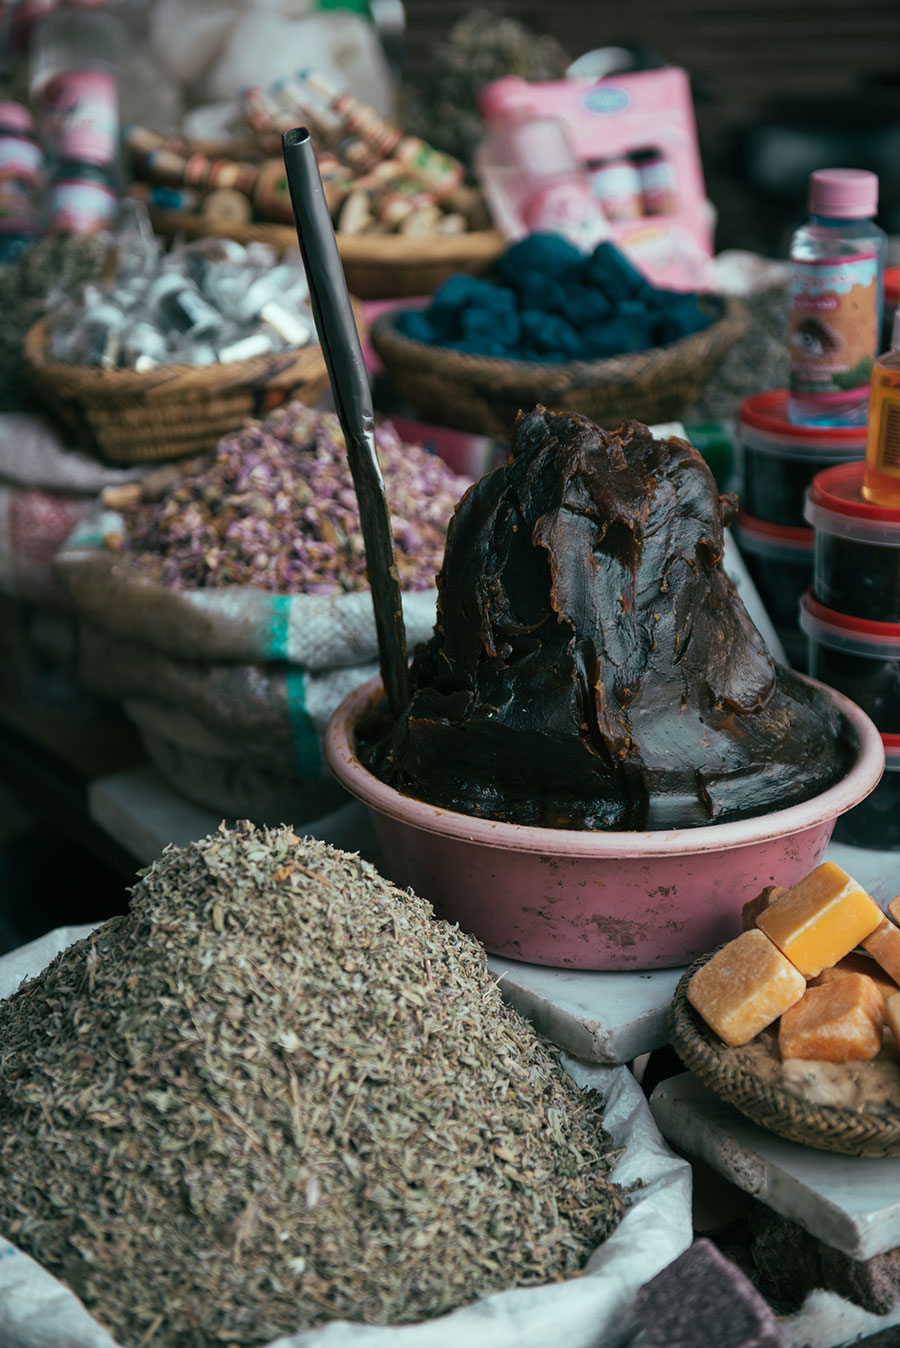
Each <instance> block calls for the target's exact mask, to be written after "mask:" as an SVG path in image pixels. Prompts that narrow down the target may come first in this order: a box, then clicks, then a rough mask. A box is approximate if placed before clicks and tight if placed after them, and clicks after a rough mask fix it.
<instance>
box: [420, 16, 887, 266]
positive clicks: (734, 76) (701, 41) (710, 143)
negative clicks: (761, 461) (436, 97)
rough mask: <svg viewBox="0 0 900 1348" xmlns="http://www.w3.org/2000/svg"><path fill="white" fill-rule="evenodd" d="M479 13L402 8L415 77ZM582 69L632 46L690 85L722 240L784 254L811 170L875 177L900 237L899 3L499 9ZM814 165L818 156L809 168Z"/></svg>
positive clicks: (884, 208) (884, 212)
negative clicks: (865, 172)
mask: <svg viewBox="0 0 900 1348" xmlns="http://www.w3.org/2000/svg"><path fill="white" fill-rule="evenodd" d="M477 7H479V6H473V5H469V4H466V3H464V0H406V14H407V48H406V50H407V61H408V69H409V72H410V75H411V76H412V77H413V78H419V77H421V75H422V73H423V72H425V71H426V70H427V64H428V60H429V54H430V51H431V50H432V49H433V44H434V43H435V42H436V41H439V40H440V39H442V38H444V37H445V36H446V34H447V33H448V32H449V31H450V29H451V28H452V26H453V24H454V22H455V21H456V20H457V19H458V18H460V17H461V16H462V15H463V14H466V13H468V12H470V11H471V10H472V9H473V8H477ZM480 8H484V9H489V10H491V11H492V12H493V13H495V14H502V15H509V16H511V17H514V18H516V19H518V20H520V21H521V22H522V23H524V24H526V25H528V27H529V28H531V29H532V30H533V31H534V32H536V33H548V34H551V35H552V36H554V37H555V38H556V39H557V40H558V41H559V42H560V43H561V44H562V46H563V47H564V48H565V50H566V51H567V52H568V53H569V54H570V55H571V56H572V57H573V59H574V58H575V57H577V56H579V55H581V54H582V53H584V52H586V51H590V50H591V49H593V48H595V47H603V46H617V45H636V46H638V47H640V48H643V49H644V50H645V51H648V52H651V53H654V54H656V55H657V56H659V57H661V58H662V59H663V60H664V61H666V62H668V63H670V64H674V65H680V66H682V67H684V68H685V69H686V70H687V71H688V73H689V74H690V76H691V80H692V86H693V92H694V105H695V111H696V115H697V124H698V132H699V137H700V144H701V151H702V156H703V164H704V171H705V175H706V181H707V189H708V193H709V196H710V199H711V200H712V201H713V202H714V204H715V205H716V207H717V209H718V213H719V225H718V233H717V244H718V246H719V247H720V248H722V247H753V248H757V249H759V250H761V251H767V252H769V253H770V254H772V255H777V254H780V253H781V251H782V249H783V247H784V246H785V245H786V239H787V236H788V234H789V232H790V229H791V227H792V226H793V225H794V224H796V223H798V222H799V219H800V218H801V217H802V215H803V207H804V198H805V189H806V179H807V176H808V171H809V169H810V167H821V166H823V165H826V164H832V165H836V164H838V163H843V164H845V165H849V164H852V165H853V166H855V167H869V168H872V169H874V170H875V171H876V172H878V173H879V176H880V177H881V183H882V219H881V223H882V224H883V225H884V226H885V227H886V228H888V229H889V230H892V231H894V232H900V0H718V2H716V0H690V2H689V0H627V2H626V3H619V4H611V3H603V2H602V0H599V2H598V0H553V3H540V4H539V3H534V0H531V2H530V3H529V0H498V2H497V3H492V4H488V5H483V6H480ZM810 156H812V159H814V160H817V161H818V162H816V163H810Z"/></svg>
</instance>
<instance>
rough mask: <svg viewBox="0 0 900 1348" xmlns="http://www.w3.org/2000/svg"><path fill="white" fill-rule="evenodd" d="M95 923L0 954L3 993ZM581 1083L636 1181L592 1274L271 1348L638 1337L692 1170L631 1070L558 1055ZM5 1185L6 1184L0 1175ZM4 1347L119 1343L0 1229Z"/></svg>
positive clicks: (568, 1344) (683, 1237) (615, 1345)
mask: <svg viewBox="0 0 900 1348" xmlns="http://www.w3.org/2000/svg"><path fill="white" fill-rule="evenodd" d="M91 930H92V928H91V927H90V926H85V927H62V928H58V929H57V930H56V931H52V932H49V933H48V934H47V935H46V936H42V937H40V938H39V939H38V940H37V941H32V942H31V943H30V944H29V945H27V946H23V947H21V948H20V949H19V950H15V951H13V952H12V953H11V954H9V955H6V956H4V957H2V958H0V996H3V997H7V996H9V995H10V993H11V992H13V991H14V990H15V988H16V987H17V986H18V984H19V982H20V981H21V980H22V979H23V978H25V977H31V976H33V975H34V974H36V973H38V972H40V970H41V969H42V968H43V967H44V966H45V965H46V964H47V963H48V962H49V961H50V960H51V959H52V958H53V957H54V956H55V955H56V954H58V953H59V951H60V950H64V949H65V948H66V947H67V946H68V945H70V944H71V943H72V942H74V941H76V940H80V939H81V937H83V936H85V935H87V934H88V933H89V932H90V931H91ZM562 1061H563V1064H564V1066H565V1067H566V1069H567V1070H568V1071H569V1072H570V1073H571V1075H572V1077H573V1078H574V1080H575V1081H576V1082H577V1083H578V1085H579V1086H582V1087H588V1086H590V1087H593V1088H594V1089H596V1090H598V1091H600V1092H601V1093H602V1095H603V1096H604V1098H605V1123H606V1127H607V1129H608V1131H609V1133H610V1135H611V1137H612V1139H613V1142H614V1144H615V1145H616V1146H617V1147H623V1148H624V1152H623V1154H622V1156H621V1157H620V1158H619V1160H618V1161H617V1162H616V1165H615V1167H614V1169H613V1171H612V1172H611V1176H610V1178H611V1179H612V1180H614V1181H616V1182H617V1183H619V1184H622V1185H623V1186H625V1187H629V1186H631V1185H634V1184H637V1183H639V1182H640V1185H641V1187H640V1188H639V1189H637V1190H636V1192H635V1193H634V1195H633V1197H632V1199H631V1201H630V1205H629V1208H628V1211H627V1212H626V1214H625V1216H624V1218H623V1219H622V1221H621V1223H620V1224H619V1226H618V1228H617V1229H616V1230H615V1231H614V1232H613V1234H612V1235H611V1236H610V1237H609V1239H608V1240H607V1241H606V1242H605V1243H604V1244H603V1245H601V1246H600V1248H599V1249H598V1250H596V1251H595V1252H594V1254H593V1255H592V1256H591V1258H590V1260H589V1261H588V1265H587V1273H586V1274H585V1275H584V1276H582V1277H578V1278H574V1279H570V1280H569V1281H566V1282H560V1283H553V1284H551V1285H549V1286H547V1287H537V1288H515V1289H513V1290H511V1291H508V1292H497V1293H494V1294H493V1295H491V1296H488V1297H485V1298H484V1299H483V1300H482V1301H478V1302H474V1303H473V1304H472V1305H470V1306H464V1307H462V1308H461V1309H460V1310H457V1311H454V1312H452V1314H450V1315H445V1316H441V1317H440V1318H439V1319H436V1320H431V1321H427V1322H425V1323H422V1324H415V1325H403V1326H400V1327H392V1326H378V1325H360V1324H350V1323H348V1322H346V1321H335V1322H334V1323H332V1324H330V1325H327V1326H325V1327H324V1328H322V1329H314V1330H309V1331H307V1332H304V1333H300V1334H291V1335H287V1336H283V1337H282V1338H279V1339H277V1340H275V1341H274V1342H273V1343H272V1344H270V1345H269V1346H268V1348H459V1346H460V1345H461V1344H465V1345H469V1346H470V1348H481V1345H490V1348H548V1345H551V1344H557V1343H558V1344H562V1345H565V1348H622V1345H625V1344H627V1343H629V1342H630V1341H631V1340H632V1339H633V1338H634V1337H635V1335H636V1333H637V1325H636V1321H635V1320H634V1317H633V1314H632V1311H631V1307H632V1303H633V1301H634V1296H635V1293H636V1292H637V1289H638V1288H639V1287H640V1286H641V1285H642V1284H643V1283H645V1282H646V1281H647V1280H648V1279H649V1278H652V1277H653V1276H654V1274H656V1273H658V1272H659V1271H660V1269H662V1268H665V1266H666V1265H667V1264H669V1263H671V1262H672V1260H673V1259H676V1258H677V1257H678V1255H679V1254H681V1253H682V1252H683V1251H684V1250H686V1249H687V1247H688V1246H689V1245H690V1243H691V1239H692V1229H691V1171H690V1167H689V1165H688V1163H687V1162H686V1161H683V1160H680V1159H679V1158H678V1157H676V1156H675V1155H674V1153H673V1152H672V1151H671V1150H670V1148H669V1147H668V1145H667V1144H666V1143H665V1142H664V1141H663V1138H662V1136H661V1134H660V1133H659V1130H658V1129H657V1127H656V1124H655V1123H654V1121H653V1117H652V1115H651V1113H650V1109H649V1106H648V1105H647V1102H646V1100H645V1098H644V1095H643V1093H642V1091H641V1089H640V1087H639V1086H638V1084H637V1082H636V1081H635V1080H634V1077H633V1076H632V1075H631V1073H630V1072H629V1071H628V1069H627V1068H626V1067H599V1066H588V1065H587V1064H584V1063H580V1062H578V1061H576V1060H575V1059H572V1058H567V1057H565V1056H563V1059H562ZM0 1182H2V1181H0ZM0 1344H2V1345H3V1348H118V1345H116V1344H115V1341H114V1340H113V1339H112V1338H111V1337H110V1336H109V1334H107V1333H106V1331H105V1330H104V1329H102V1328H101V1327H100V1326H99V1325H98V1324H97V1322H96V1321H95V1320H94V1319H93V1317H92V1316H90V1315H89V1314H88V1312H87V1311H86V1310H85V1308H84V1307H83V1306H82V1304H81V1302H80V1301H78V1299H77V1298H76V1297H75V1295H74V1294H73V1293H72V1292H70V1291H69V1290H68V1289H67V1288H66V1287H64V1286H63V1285H62V1284H61V1283H60V1282H59V1281H57V1279H56V1278H54V1277H53V1276H52V1274H50V1273H48V1272H47V1271H46V1270H45V1269H43V1268H41V1267H40V1265H38V1264H36V1263H35V1262H34V1260H32V1259H30V1258H29V1257H28V1256H27V1255H25V1254H23V1252H22V1251H21V1250H19V1249H17V1247H16V1246H15V1245H13V1244H12V1243H11V1242H9V1241H7V1240H4V1239H3V1237H2V1234H0Z"/></svg>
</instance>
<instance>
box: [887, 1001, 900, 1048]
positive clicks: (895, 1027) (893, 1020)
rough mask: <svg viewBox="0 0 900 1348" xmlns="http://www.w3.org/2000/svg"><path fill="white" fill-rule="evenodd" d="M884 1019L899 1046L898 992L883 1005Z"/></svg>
mask: <svg viewBox="0 0 900 1348" xmlns="http://www.w3.org/2000/svg"><path fill="white" fill-rule="evenodd" d="M884 1018H885V1020H886V1021H887V1023H888V1026H889V1027H890V1031H891V1034H892V1035H893V1036H894V1039H895V1040H896V1042H897V1044H898V1045H900V992H895V993H893V995H892V996H890V997H888V999H887V1001H886V1002H885V1004H884Z"/></svg>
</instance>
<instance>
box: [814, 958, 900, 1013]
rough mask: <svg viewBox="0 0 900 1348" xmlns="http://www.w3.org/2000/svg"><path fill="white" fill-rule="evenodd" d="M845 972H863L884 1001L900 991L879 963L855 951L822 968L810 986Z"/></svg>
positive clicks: (828, 981)
mask: <svg viewBox="0 0 900 1348" xmlns="http://www.w3.org/2000/svg"><path fill="white" fill-rule="evenodd" d="M847 974H865V976H866V978H871V980H872V982H873V983H874V984H875V986H876V988H877V989H878V991H879V992H880V993H881V996H882V998H883V1000H884V1001H887V999H888V997H890V996H891V995H892V994H893V993H895V992H900V987H898V986H897V984H896V983H895V982H894V980H893V978H888V976H887V974H886V973H885V972H884V970H883V969H882V967H881V965H880V964H876V963H875V961H874V960H873V959H872V956H871V955H860V954H857V953H856V952H855V951H854V952H853V953H852V954H850V955H845V956H844V958H843V959H842V960H838V962H837V964H833V965H832V966H831V967H830V968H829V969H823V970H822V972H821V973H820V974H817V976H816V977H815V978H811V979H810V987H813V988H815V987H819V986H820V985H821V984H822V983H833V982H834V980H835V979H836V978H846V977H847Z"/></svg>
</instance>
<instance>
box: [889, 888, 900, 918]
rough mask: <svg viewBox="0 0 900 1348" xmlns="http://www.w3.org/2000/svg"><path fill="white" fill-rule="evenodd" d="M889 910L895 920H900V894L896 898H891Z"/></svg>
mask: <svg viewBox="0 0 900 1348" xmlns="http://www.w3.org/2000/svg"><path fill="white" fill-rule="evenodd" d="M887 910H888V912H889V913H890V915H891V917H892V918H893V919H894V921H895V922H900V894H898V895H897V897H896V899H891V901H890V903H889V904H888V906H887Z"/></svg>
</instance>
